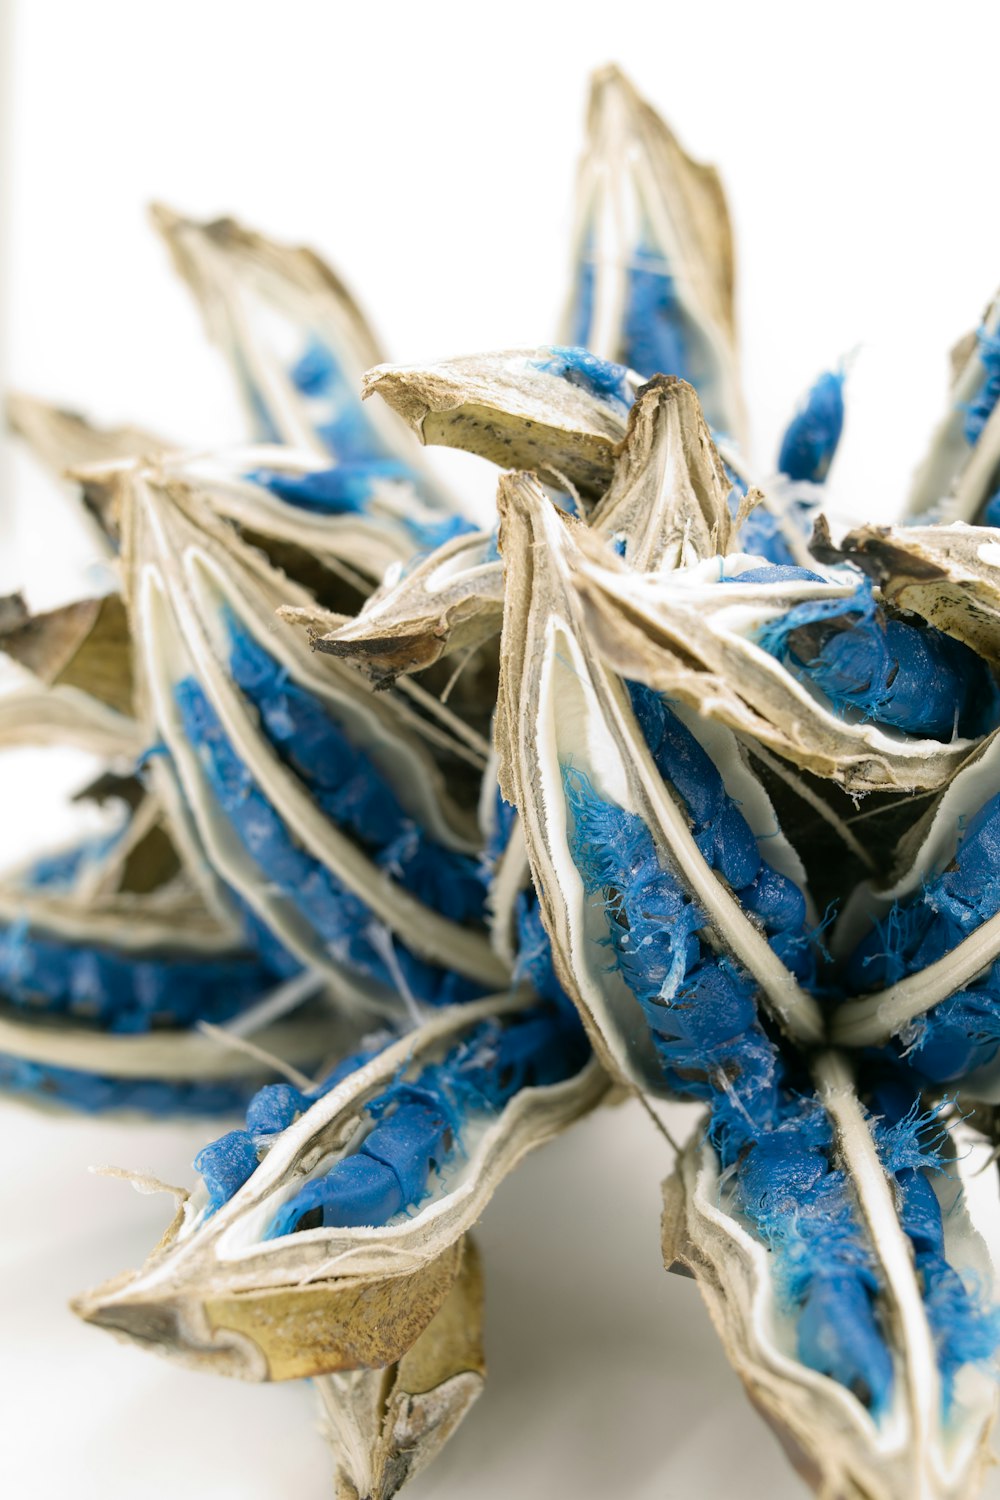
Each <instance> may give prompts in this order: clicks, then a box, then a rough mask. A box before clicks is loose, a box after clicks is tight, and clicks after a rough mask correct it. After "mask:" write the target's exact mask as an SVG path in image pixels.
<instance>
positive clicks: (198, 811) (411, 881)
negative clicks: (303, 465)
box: [125, 470, 505, 1010]
mask: <svg viewBox="0 0 1000 1500" xmlns="http://www.w3.org/2000/svg"><path fill="white" fill-rule="evenodd" d="M129 484H130V490H129V497H130V498H129V513H128V517H127V520H128V528H127V537H126V548H125V556H126V562H127V566H128V579H129V608H130V613H131V616H132V621H133V634H134V638H135V640H136V642H137V645H139V646H140V647H141V657H140V662H139V665H140V671H141V677H142V688H143V702H144V709H145V712H146V713H147V715H148V716H149V717H148V722H149V724H150V726H151V731H152V732H155V733H159V734H161V735H162V737H163V740H164V742H165V744H166V746H167V749H168V751H169V753H170V756H171V759H172V761H173V763H174V764H175V766H176V767H177V771H178V775H179V779H180V781H181V783H182V785H183V787H184V792H185V796H186V799H187V801H188V803H189V805H190V808H191V815H192V818H193V822H194V824H195V825H196V828H197V837H198V839H199V841H200V842H201V844H202V846H203V848H204V849H205V850H206V851H207V853H208V856H209V859H210V862H211V863H212V864H213V865H214V866H215V868H216V869H217V870H218V871H219V872H220V873H221V875H222V877H223V879H224V880H225V881H226V882H227V883H228V884H230V885H231V886H232V887H233V888H234V889H235V890H236V891H237V892H239V894H240V896H241V898H242V899H243V900H244V901H245V902H246V903H247V904H248V905H249V906H250V907H251V908H252V909H253V910H254V911H255V912H256V913H257V914H258V916H259V917H260V919H261V920H262V921H263V922H264V923H266V925H267V926H268V927H269V928H270V929H271V930H272V932H273V933H275V934H276V935H277V937H278V938H279V939H280V941H281V942H282V944H283V945H284V946H285V947H287V948H288V949H289V950H290V951H291V952H292V953H294V954H296V956H297V957H298V958H299V959H300V960H301V961H302V962H303V963H305V964H306V965H307V966H310V967H315V968H317V969H318V970H320V971H321V972H322V973H324V974H325V975H326V976H327V979H328V982H329V983H330V985H331V986H332V987H333V988H334V989H335V990H336V991H338V992H340V993H341V994H342V995H343V998H344V1000H345V1003H349V1004H352V1005H360V1006H370V1005H373V1004H374V1005H382V1006H383V1007H386V1008H387V1009H388V1010H398V1008H399V1006H400V1004H401V1003H402V1002H401V1001H400V998H399V994H398V993H397V992H402V995H403V996H404V997H405V998H407V999H408V1000H409V1002H411V1003H413V1002H415V1003H418V1004H419V1003H420V1002H422V1001H425V1000H430V1001H431V1002H432V1003H439V1002H440V1000H441V999H443V998H444V997H445V996H447V995H448V994H451V995H453V996H455V997H456V998H457V997H458V994H459V993H465V992H467V991H468V990H469V989H472V990H474V989H475V987H476V986H477V985H479V986H486V985H489V984H494V985H495V984H496V983H498V982H503V979H504V977H505V974H504V970H503V967H502V966H501V965H500V964H499V963H498V961H497V959H496V956H495V955H494V954H493V953H492V952H491V950H490V948H489V943H488V940H487V938H486V935H485V932H482V933H480V932H477V931H476V930H475V928H474V927H473V926H470V925H466V923H467V922H468V921H470V920H471V921H475V917H476V909H477V907H478V908H481V905H482V900H483V897H484V892H483V889H482V885H481V883H480V882H479V881H478V878H477V876H476V872H475V867H474V864H473V863H472V861H471V859H470V855H471V854H472V853H473V851H474V850H475V837H476V836H475V827H474V823H473V821H472V820H471V818H470V817H469V816H468V815H467V814H466V813H465V812H464V810H463V809H461V808H460V807H459V806H457V805H456V803H455V802H454V800H453V799H452V798H451V797H450V796H449V795H448V792H447V790H446V789H445V785H444V779H443V776H442V774H441V772H440V771H439V769H438V768H437V766H436V764H435V762H434V759H433V758H432V756H431V754H430V753H429V751H428V749H427V748H426V744H425V738H424V728H423V724H422V722H421V721H420V720H418V718H417V716H416V715H415V714H413V713H412V712H411V711H410V710H408V709H407V708H406V707H405V706H404V705H403V703H402V702H401V701H400V700H398V699H394V698H393V699H390V698H388V697H387V696H385V695H380V696H378V697H376V696H375V695H373V694H372V693H371V691H370V690H369V689H368V688H366V687H365V685H364V684H363V683H362V682H361V680H360V679H359V677H358V676H357V674H356V673H353V672H351V671H350V669H349V668H347V667H342V666H340V665H338V664H336V663H333V662H329V661H324V660H323V659H322V658H316V657H314V656H313V655H312V654H311V653H310V652H309V651H308V649H307V648H305V647H304V645H303V644H301V643H300V642H299V641H298V639H297V638H296V637H294V636H293V635H292V633H291V632H283V631H276V630H275V628H274V626H273V623H272V621H273V611H274V609H275V608H276V607H277V606H278V605H280V604H283V603H301V604H302V605H308V604H309V602H310V601H309V597H308V595H306V594H305V593H304V591H302V590H300V589H296V588H294V586H293V585H292V584H291V583H290V581H289V580H288V579H286V578H284V577H283V576H282V575H280V574H278V573H277V572H275V570H273V569H272V568H270V567H269V565H268V564H267V563H266V561H265V560H264V559H263V558H262V557H261V556H260V555H259V554H256V553H254V552H252V551H251V550H250V549H248V548H246V547H244V546H242V545H241V544H239V543H238V541H237V539H236V537H235V536H234V535H233V534H232V532H231V530H230V529H229V528H228V527H224V526H221V525H220V523H218V522H216V521H214V520H213V517H212V515H211V513H210V512H209V511H208V509H207V507H205V506H204V504H203V503H202V502H201V500H200V497H199V496H198V494H197V492H196V491H195V490H194V489H192V488H190V487H188V486H182V485H180V484H179V483H178V482H176V481H173V480H170V479H168V478H165V477H164V476H162V475H160V474H158V473H157V472H155V471H151V470H136V472H135V473H134V474H133V475H132V476H131V478H130V481H129ZM317 811H320V812H321V813H322V816H317ZM390 934H391V935H390ZM452 975H455V976H458V977H454V978H453V977H450V976H452ZM352 976H353V977H352Z"/></svg>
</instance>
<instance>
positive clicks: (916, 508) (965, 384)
mask: <svg viewBox="0 0 1000 1500" xmlns="http://www.w3.org/2000/svg"><path fill="white" fill-rule="evenodd" d="M982 327H983V330H984V332H985V333H986V334H987V335H992V336H995V335H996V334H997V332H998V330H1000V296H998V297H995V298H994V300H993V301H992V302H991V303H990V305H989V307H987V309H986V312H985V313H984V315H983V322H982ZM984 375H985V370H984V368H983V363H982V361H981V359H980V358H979V343H978V340H977V338H976V336H975V334H967V335H966V336H965V337H964V338H963V339H961V340H960V341H959V343H958V344H956V346H955V348H954V349H953V351H952V381H951V388H950V390H949V392H948V404H947V408H946V410H945V414H944V416H943V417H942V418H941V420H940V422H939V423H938V425H937V427H936V428H935V430H934V433H933V435H932V437H931V442H930V447H929V449H928V452H927V456H926V457H925V458H924V460H923V462H922V463H921V464H920V466H919V468H918V469H917V471H916V473H915V475H914V477H913V485H912V488H911V490H910V493H909V495H908V496H907V501H906V509H905V514H906V515H907V516H916V517H919V516H921V515H924V514H926V513H928V512H933V515H934V518H935V519H936V520H939V521H942V522H944V523H948V522H952V521H974V520H975V519H976V516H977V515H978V514H979V511H980V510H981V509H982V507H983V505H984V504H985V502H986V500H987V499H988V498H989V495H990V492H991V490H990V487H991V485H992V484H993V482H994V480H995V477H996V472H997V468H998V467H1000V406H998V407H995V408H994V410H993V411H992V413H991V414H990V416H989V418H988V420H987V422H986V425H985V427H984V428H983V430H982V432H981V433H980V434H979V439H978V441H977V442H976V443H975V445H974V446H972V447H970V445H969V443H968V442H967V440H966V437H965V431H964V429H965V409H966V407H967V406H968V404H969V402H970V401H971V400H972V399H973V398H974V396H975V395H976V392H977V391H978V390H979V387H980V386H981V385H982V383H983V379H984Z"/></svg>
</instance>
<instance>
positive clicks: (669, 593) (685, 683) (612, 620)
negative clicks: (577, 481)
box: [573, 533, 988, 793]
mask: <svg viewBox="0 0 1000 1500" xmlns="http://www.w3.org/2000/svg"><path fill="white" fill-rule="evenodd" d="M577 540H578V546H577V549H576V559H575V561H574V564H573V566H574V579H575V584H576V587H577V589H578V591H579V593H580V596H581V599H582V601H583V607H584V609H585V613H586V620H587V629H588V631H589V633H590V636H591V638H592V640H593V642H594V645H595V648H596V649H597V650H598V651H599V652H600V653H601V654H602V655H603V656H604V657H605V658H606V660H607V661H608V662H609V663H611V664H612V665H613V666H615V667H616V668H617V669H618V670H619V671H620V672H622V673H623V674H624V675H626V676H628V677H634V678H637V679H638V680H639V681H641V682H645V683H647V684H648V685H649V686H650V687H654V688H656V689H657V690H658V691H660V692H665V693H669V694H670V695H671V696H672V697H677V698H679V699H680V700H681V701H682V702H684V703H688V704H690V705H691V706H692V707H693V708H696V709H697V710H698V711H699V712H700V713H702V714H704V715H707V716H709V717H711V718H713V719H718V720H719V721H720V722H721V723H723V724H725V725H727V726H728V727H729V728H730V729H732V730H734V731H736V732H737V733H739V734H743V735H746V736H747V738H748V740H752V741H756V742H758V743H760V744H763V745H765V746H766V747H767V748H769V749H770V750H773V751H774V752H775V753H776V754H778V755H779V756H781V757H782V758H783V759H785V760H788V761H791V762H792V764H793V765H796V766H798V767H800V768H802V769H803V770H806V771H810V772H813V773H814V774H816V775H818V776H823V777H829V778H831V779H832V780H834V781H837V782H839V783H840V785H842V786H843V787H844V788H845V789H846V790H848V791H850V792H852V793H858V792H866V791H879V790H881V791H886V790H905V791H914V790H934V789H936V788H938V787H940V786H942V785H943V784H944V783H945V782H946V781H947V780H948V779H949V777H950V776H951V775H953V774H954V772H955V771H956V770H957V768H958V767H959V766H960V765H961V763H962V761H963V760H964V759H966V757H967V756H968V755H969V753H970V752H971V751H972V749H973V748H974V746H975V743H976V741H975V739H974V738H972V737H965V738H960V737H957V736H955V737H952V730H953V727H954V722H953V717H952V710H951V708H949V709H948V717H949V722H948V733H947V735H945V734H944V733H943V731H942V737H941V738H940V739H931V738H929V737H928V736H927V735H926V734H918V733H909V732H907V731H906V730H900V729H896V728H895V727H893V726H892V724H891V723H885V722H881V723H880V722H878V721H877V720H878V717H879V716H880V715H883V714H884V710H883V708H882V704H881V702H880V701H878V700H876V702H875V703H874V705H873V707H872V709H871V710H870V712H871V713H872V718H871V719H868V720H866V719H865V718H864V717H862V716H861V715H860V714H854V716H853V717H854V722H852V721H851V718H849V717H842V716H841V714H840V713H839V712H838V711H837V709H836V708H835V706H834V703H833V701H832V699H831V698H829V697H827V695H826V694H825V693H822V692H821V691H818V690H817V688H816V686H815V685H814V680H810V679H811V678H813V679H815V674H814V673H812V671H811V668H812V660H813V657H814V648H813V641H812V634H811V630H810V628H811V627H812V628H814V627H815V620H816V619H820V620H822V621H823V622H824V623H825V620H826V619H829V620H830V621H834V620H836V619H838V618H839V619H840V620H842V621H843V622H844V623H845V624H846V623H849V622H850V617H851V616H852V614H858V615H860V616H861V617H862V618H865V617H867V616H869V615H870V614H871V611H872V610H873V609H875V608H876V606H875V605H874V601H872V600H871V599H870V598H869V597H868V596H867V595H865V594H864V592H863V587H862V586H861V583H860V580H859V579H858V577H857V575H856V574H851V575H848V576H846V577H843V576H838V577H836V578H833V577H831V578H823V577H820V576H819V575H812V576H811V577H809V576H806V577H802V576H801V574H798V575H797V576H796V575H794V574H793V575H792V576H788V574H787V573H786V574H782V573H781V572H775V571H773V570H771V571H769V572H767V573H760V572H758V567H757V566H756V564H757V561H758V560H756V559H752V558H747V557H744V556H739V555H738V556H736V557H731V558H728V559H724V560H722V561H721V562H715V563H709V564H706V565H702V566H701V567H700V568H694V569H687V570H685V571H684V572H682V573H681V572H678V573H674V574H671V575H658V576H642V575H640V574H638V573H635V572H633V571H630V570H628V569H626V568H624V567H622V566H621V565H620V564H618V563H617V562H616V560H615V559H614V558H609V557H608V556H607V554H606V552H605V551H604V550H603V549H598V548H596V547H594V546H593V545H592V544H591V545H588V542H589V538H588V537H587V535H586V533H582V534H580V536H579V537H578V539H577ZM747 574H749V575H750V580H751V581H748V582H746V583H742V582H740V578H741V576H742V575H747ZM772 578H773V579H774V580H775V581H773V582H772V581H771V580H772ZM800 617H801V620H802V625H803V626H804V627H805V630H806V636H805V640H806V645H805V646H804V648H803V655H802V660H801V662H800V663H799V664H798V665H797V667H796V668H795V669H794V670H791V669H790V668H789V666H788V665H786V664H785V662H784V661H783V660H782V659H781V657H780V654H772V652H771V651H770V650H768V649H766V648H765V645H764V644H761V643H760V639H761V638H764V637H765V636H766V633H767V632H771V633H772V634H774V635H775V636H776V638H778V639H781V640H782V641H783V640H784V638H785V636H786V633H787V627H788V626H793V627H794V626H795V624H796V622H797V621H798V619H799V618H800ZM793 644H794V642H793ZM918 644H920V646H921V648H922V647H923V645H924V642H923V639H922V638H921V641H920V642H919V643H918ZM816 655H818V651H817V652H816ZM853 665H854V664H853V663H852V670H853ZM980 668H981V669H982V664H980ZM857 675H858V680H860V681H862V683H864V682H867V680H868V678H869V677H870V676H871V675H872V673H871V671H870V670H868V669H867V668H866V671H865V672H859V673H858V674H857ZM885 675H886V676H887V677H890V676H891V679H892V681H893V682H894V683H895V681H896V678H897V677H898V678H899V686H902V684H903V682H904V681H907V682H908V678H907V676H906V674H904V675H903V677H900V676H899V670H898V664H897V671H896V672H895V673H893V672H892V671H891V664H890V665H889V671H887V672H886V674H885ZM911 675H912V676H913V677H914V683H913V688H912V691H911V692H910V697H912V699H913V704H914V710H915V712H916V713H918V714H919V713H921V712H923V711H924V710H925V708H926V705H927V703H928V701H929V699H928V689H930V688H939V690H938V691H937V695H936V699H935V702H936V701H937V699H940V700H941V701H942V703H944V702H945V700H947V703H949V704H950V703H951V697H950V694H951V691H952V686H953V681H952V679H953V678H954V679H955V681H960V680H961V672H960V670H959V668H957V667H954V666H952V665H950V664H946V667H945V668H942V672H941V681H940V684H938V683H936V682H934V680H933V679H932V678H930V677H927V676H924V677H923V678H921V674H920V673H919V672H917V673H914V674H911ZM985 681H986V679H985V678H984V682H985ZM987 685H988V684H987ZM897 690H898V689H897ZM848 702H850V700H848ZM987 707H988V705H987ZM972 710H973V712H975V710H976V705H975V704H973V705H972ZM904 722H906V719H905V718H904ZM977 727H978V722H977Z"/></svg>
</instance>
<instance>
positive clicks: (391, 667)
mask: <svg viewBox="0 0 1000 1500" xmlns="http://www.w3.org/2000/svg"><path fill="white" fill-rule="evenodd" d="M491 540H492V539H491V537H490V534H489V533H488V532H474V533H473V534H472V535H470V536H458V537H454V538H453V539H452V540H451V541H449V542H445V543H444V545H443V546H441V547H438V548H436V549H435V550H434V551H433V552H431V553H429V554H428V556H427V557H426V558H424V559H423V560H422V561H420V562H418V563H417V564H416V566H415V567H413V568H411V569H409V570H408V571H407V572H406V573H405V574H404V575H403V577H402V578H400V579H398V580H396V579H394V578H390V579H388V580H387V581H386V583H385V584H384V585H383V587H382V588H381V589H379V590H377V591H376V592H375V593H374V594H373V595H372V596H371V598H370V599H369V600H368V602H367V604H366V605H365V606H364V608H363V609H362V610H361V612H360V614H357V615H355V616H354V617H353V618H351V619H348V618H345V617H343V616H340V617H338V616H335V615H331V614H329V613H326V612H319V611H316V610H311V609H296V608H291V607H288V606H284V607H283V608H281V609H280V610H279V611H278V613H279V615H280V616H281V618H282V619H284V620H287V621H288V622H289V624H292V625H304V626H305V627H306V629H307V631H308V635H309V643H310V645H312V646H313V647H314V648H315V650H317V651H322V652H324V653H325V654H327V655H329V656H336V657H340V658H341V659H342V660H345V661H350V662H353V664H354V665H355V666H357V667H360V669H361V670H362V671H363V672H364V674H365V675H366V676H367V677H368V678H369V679H370V680H371V681H372V682H373V683H374V684H375V685H376V687H388V686H391V685H392V683H393V682H395V680H396V678H397V677H398V676H400V675H401V674H403V675H405V674H407V673H410V672H421V671H423V670H424V669H425V668H426V667H430V666H433V665H434V663H435V662H437V661H439V660H440V659H441V657H442V656H445V655H450V654H451V653H452V652H454V651H474V650H476V648H477V647H479V646H481V645H482V644H483V643H484V642H485V641H487V640H490V639H491V638H493V637H494V636H497V635H498V634H499V632H500V623H501V621H502V619H503V565H502V563H501V562H500V560H499V558H498V557H495V556H491V555H490V553H491V550H492V549H491Z"/></svg>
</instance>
